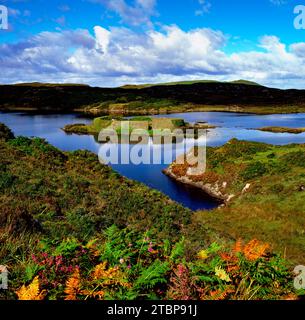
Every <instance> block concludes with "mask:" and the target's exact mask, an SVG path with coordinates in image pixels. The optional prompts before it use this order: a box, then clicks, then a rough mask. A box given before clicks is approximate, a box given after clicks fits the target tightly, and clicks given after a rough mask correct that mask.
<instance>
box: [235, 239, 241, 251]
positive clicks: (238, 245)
mask: <svg viewBox="0 0 305 320" xmlns="http://www.w3.org/2000/svg"><path fill="white" fill-rule="evenodd" d="M242 250H243V242H242V240H241V239H238V240H237V241H236V243H235V246H234V249H233V251H234V253H241V252H242Z"/></svg>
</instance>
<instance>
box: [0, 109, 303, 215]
mask: <svg viewBox="0 0 305 320" xmlns="http://www.w3.org/2000/svg"><path fill="white" fill-rule="evenodd" d="M157 117H169V118H183V119H184V120H185V121H187V122H190V123H195V122H198V121H205V122H208V123H210V124H213V125H216V126H218V128H216V129H213V130H209V132H208V135H207V145H208V146H219V145H223V144H224V143H226V142H227V141H229V140H230V139H232V138H238V139H244V140H251V141H259V142H266V143H272V144H279V145H280V144H289V143H305V133H303V134H299V135H293V134H286V133H283V134H275V133H269V132H261V131H258V130H254V129H257V128H260V127H265V126H283V127H291V128H298V127H305V114H285V115H251V114H239V113H226V112H194V113H183V114H173V115H168V116H164V115H162V116H157ZM91 121H92V120H90V119H88V118H84V117H82V116H79V115H77V114H64V115H54V114H47V115H46V114H44V115H36V114H35V115H34V114H24V113H4V112H0V122H3V123H5V124H6V125H7V126H9V127H10V128H11V129H12V130H13V131H14V133H15V135H23V136H28V137H33V136H35V137H41V138H44V139H46V140H47V141H48V142H49V143H51V144H52V145H54V146H56V147H57V148H59V149H61V150H64V151H73V150H77V149H87V150H90V151H92V152H95V153H98V152H99V149H100V146H101V145H100V144H99V143H98V142H97V141H96V140H95V138H94V137H92V136H78V135H67V134H66V133H65V132H63V131H62V130H61V128H63V127H64V126H65V125H67V124H72V123H90V122H91ZM191 142H192V141H190V144H191ZM159 147H160V146H153V145H150V146H149V148H159ZM161 148H164V146H162V147H161ZM181 152H182V153H183V151H181ZM112 167H113V169H114V170H116V171H117V172H119V173H120V174H122V175H124V176H126V177H128V178H130V179H133V180H137V181H140V182H142V183H144V184H146V185H147V186H149V187H151V188H154V189H157V190H159V191H162V192H163V193H165V194H166V195H168V196H169V197H170V198H171V199H173V200H175V201H177V202H179V203H181V204H183V205H184V206H186V207H188V208H190V209H192V210H198V209H212V208H215V207H216V206H217V204H216V203H215V202H213V201H211V200H210V199H208V198H207V197H206V196H205V195H204V194H203V193H202V192H201V191H199V190H196V189H194V188H189V187H187V186H185V185H181V184H178V183H176V182H174V181H172V180H171V179H169V178H168V177H167V176H165V175H164V174H163V173H162V170H163V169H165V168H166V167H167V165H166V164H163V165H132V164H129V165H112Z"/></svg>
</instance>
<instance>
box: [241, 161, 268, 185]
mask: <svg viewBox="0 0 305 320" xmlns="http://www.w3.org/2000/svg"><path fill="white" fill-rule="evenodd" d="M267 171H268V169H267V166H266V165H265V164H264V163H262V162H260V161H257V162H254V163H251V164H249V165H248V166H247V168H246V169H245V170H244V171H243V172H242V173H241V176H242V178H243V179H244V180H251V179H254V178H259V177H261V176H263V175H264V174H265V173H266V172H267Z"/></svg>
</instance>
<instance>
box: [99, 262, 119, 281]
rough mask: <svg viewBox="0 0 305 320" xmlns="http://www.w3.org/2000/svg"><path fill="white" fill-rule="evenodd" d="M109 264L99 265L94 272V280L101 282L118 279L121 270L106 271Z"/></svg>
mask: <svg viewBox="0 0 305 320" xmlns="http://www.w3.org/2000/svg"><path fill="white" fill-rule="evenodd" d="M106 266H107V262H103V263H101V264H99V265H97V266H96V267H95V268H94V270H93V279H95V280H101V279H113V278H115V277H117V275H118V273H119V268H118V267H115V268H109V269H106Z"/></svg>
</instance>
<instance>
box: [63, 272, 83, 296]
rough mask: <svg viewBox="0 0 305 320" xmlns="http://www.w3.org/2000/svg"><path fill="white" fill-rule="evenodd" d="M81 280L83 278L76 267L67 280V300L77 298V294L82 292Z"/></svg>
mask: <svg viewBox="0 0 305 320" xmlns="http://www.w3.org/2000/svg"><path fill="white" fill-rule="evenodd" d="M80 282H81V278H80V273H79V270H78V269H75V271H74V273H73V274H72V275H71V277H70V278H69V279H68V280H67V282H66V288H65V294H66V297H65V300H77V295H78V294H80V293H81V290H80Z"/></svg>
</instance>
